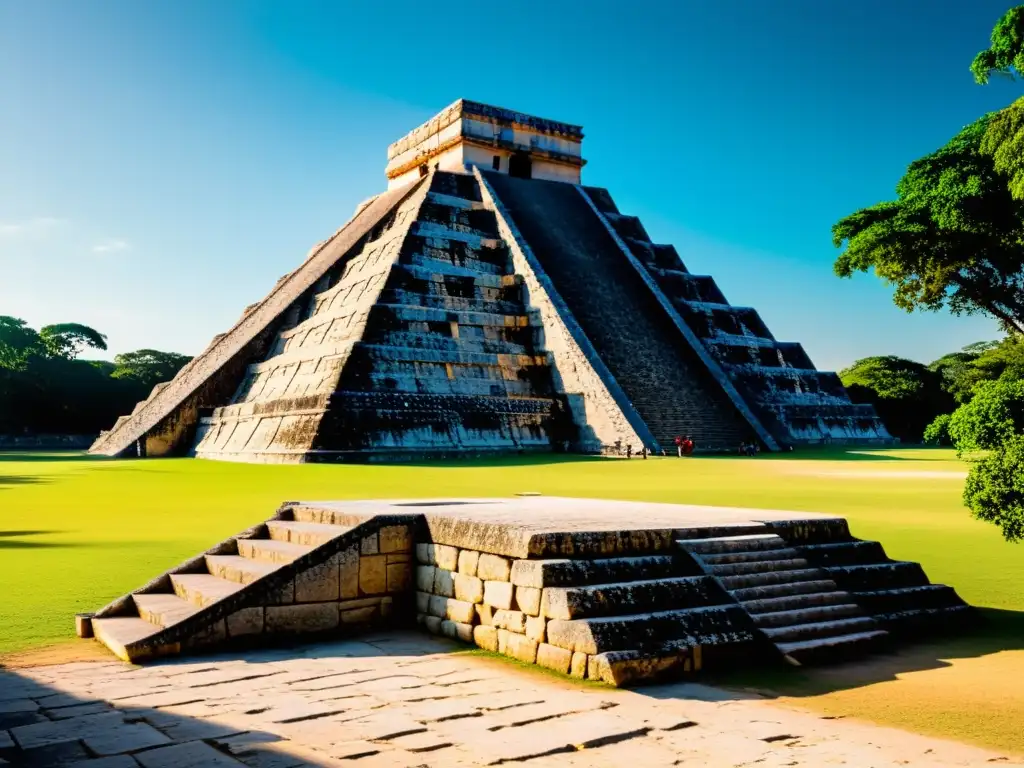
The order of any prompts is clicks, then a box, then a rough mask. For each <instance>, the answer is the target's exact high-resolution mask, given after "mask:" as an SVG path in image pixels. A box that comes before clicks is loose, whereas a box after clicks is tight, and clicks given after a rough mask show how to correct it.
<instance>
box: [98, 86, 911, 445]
mask: <svg viewBox="0 0 1024 768" xmlns="http://www.w3.org/2000/svg"><path fill="white" fill-rule="evenodd" d="M581 141H582V131H581V130H580V129H579V128H578V127H577V126H570V125H567V124H564V123H556V122H554V121H547V120H542V119H540V118H533V117H530V116H527V115H522V114H519V113H513V112H508V111H507V110H500V109H497V108H494V107H488V106H486V105H480V104H476V103H474V102H467V101H459V102H456V103H455V104H454V105H452V106H451V107H449V108H447V109H446V110H444V111H443V112H442V113H440V115H438V117H436V118H434V119H433V120H432V121H430V122H428V123H427V124H425V125H424V126H421V127H420V128H418V129H416V130H415V131H413V132H412V133H411V134H409V136H408V137H406V138H405V139H403V140H401V141H400V142H396V143H395V144H394V145H392V147H391V148H390V150H389V158H390V163H389V170H388V175H389V177H390V179H391V188H390V189H389V190H388V191H387V192H385V193H384V194H381V195H379V196H378V197H376V198H373V199H372V200H370V201H369V202H368V203H365V204H364V205H362V206H361V207H360V208H359V210H357V212H356V215H355V216H354V217H353V219H352V220H351V221H349V223H348V224H346V225H345V226H344V227H343V228H342V229H340V230H339V231H338V232H337V233H336V234H335V235H334V236H333V237H332V238H330V239H329V240H327V241H325V242H324V243H321V244H320V245H318V246H317V247H316V248H314V249H313V251H311V253H310V254H309V256H308V257H307V259H306V260H305V261H304V262H303V264H302V265H301V266H300V267H299V268H298V269H296V270H295V271H294V272H291V273H289V274H288V275H286V276H284V277H283V278H282V279H281V280H279V281H278V284H277V285H276V286H275V287H274V289H273V290H272V291H271V293H270V294H269V295H268V296H267V297H266V298H265V299H264V300H263V301H262V302H259V303H258V304H255V305H252V306H250V307H249V308H247V309H246V311H245V313H244V314H243V316H242V318H241V319H240V320H239V321H238V323H237V324H236V325H235V326H234V327H233V328H232V329H231V330H230V331H228V333H226V334H223V335H221V336H218V337H216V338H215V339H214V340H213V342H212V343H211V344H210V346H209V347H208V348H207V349H206V350H205V351H204V352H202V353H201V354H200V355H198V356H197V357H196V358H195V359H194V360H193V361H192V362H191V363H189V365H188V366H186V367H185V368H183V369H182V370H181V371H180V372H179V374H178V375H177V376H176V377H175V378H174V379H173V380H172V381H171V382H168V383H166V384H162V385H159V386H158V387H156V388H155V389H154V390H153V393H152V394H151V395H150V397H149V398H148V399H147V400H146V401H144V402H142V403H140V404H139V405H138V406H137V407H136V409H135V411H133V413H132V414H130V415H128V416H124V417H122V418H121V419H119V420H118V422H117V423H116V424H115V425H114V427H113V428H112V429H111V430H110V431H108V432H105V433H103V434H102V435H101V436H100V438H99V439H98V440H97V441H96V443H95V444H94V445H93V446H92V449H91V451H92V452H93V453H98V454H103V455H109V456H163V455H195V456H199V457H203V458H215V459H223V460H232V461H248V462H309V461H370V460H381V461H389V460H403V459H406V460H407V459H418V458H428V457H454V456H470V455H473V456H479V455H489V454H497V453H505V452H525V451H567V452H576V453H590V454H599V453H604V454H619V453H623V452H625V451H626V449H627V446H628V447H629V448H630V449H631V450H632V451H634V452H639V451H640V450H641V449H642V448H646V449H647V450H649V451H654V452H660V451H663V450H666V449H667V450H673V449H674V448H673V443H674V441H675V438H676V437H677V436H681V435H689V436H691V437H692V438H693V439H694V441H695V442H696V445H697V447H698V449H699V450H708V451H735V449H736V446H737V445H739V444H740V443H741V442H747V443H752V442H757V443H759V444H761V445H762V446H764V447H766V448H768V449H770V450H778V449H779V448H784V447H787V446H790V445H794V444H807V443H822V442H837V443H860V444H888V443H891V442H893V441H892V438H891V437H890V436H889V435H888V433H887V432H886V431H885V428H884V426H883V425H882V424H881V422H880V420H879V419H878V417H877V415H876V414H875V412H874V410H873V409H872V407H871V406H868V405H856V404H853V403H852V402H851V401H850V399H849V397H848V395H847V393H846V391H845V390H844V389H843V387H842V384H841V383H840V381H839V379H838V377H837V376H836V374H834V373H824V372H820V371H818V370H816V369H815V368H814V366H813V364H812V363H811V361H810V359H809V358H808V356H807V354H806V353H805V352H804V351H803V349H802V347H801V346H800V345H799V344H796V343H785V342H778V341H776V340H775V339H774V337H773V336H772V335H771V333H770V332H769V331H768V328H767V327H766V325H765V324H764V322H763V321H762V320H761V318H760V317H759V316H758V314H757V312H756V311H755V310H753V309H751V308H744V307H734V306H732V305H730V304H728V303H727V302H726V300H725V298H724V296H723V295H722V293H721V291H720V290H719V289H718V288H717V286H716V285H715V283H714V280H713V279H712V278H710V277H707V276H700V275H694V274H691V273H690V272H689V271H688V270H687V269H686V267H685V265H684V264H683V262H682V260H681V259H680V257H679V255H678V254H677V253H676V251H675V249H674V248H672V246H666V245H657V244H654V243H652V242H651V240H650V238H649V237H648V235H647V233H646V232H645V230H644V228H643V226H642V225H641V224H640V222H639V220H638V219H636V218H635V217H631V216H624V215H622V214H620V213H619V211H618V209H617V207H616V206H615V203H614V202H613V200H612V198H611V195H610V194H609V193H608V192H607V191H606V190H603V189H595V188H589V187H583V186H581V185H580V184H579V171H580V168H581V167H582V165H583V160H582V158H581V157H580V155H579V146H580V142H581ZM481 168H489V169H491V170H487V171H482V170H481Z"/></svg>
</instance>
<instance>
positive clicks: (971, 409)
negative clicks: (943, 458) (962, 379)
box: [949, 379, 1024, 454]
mask: <svg viewBox="0 0 1024 768" xmlns="http://www.w3.org/2000/svg"><path fill="white" fill-rule="evenodd" d="M1017 434H1024V380H1011V379H1000V380H998V381H987V382H984V383H983V384H981V385H979V386H978V388H977V389H976V390H975V393H974V397H972V398H971V400H970V402H968V403H965V404H964V405H961V406H960V407H959V408H957V409H956V411H954V412H953V416H952V417H951V419H950V422H949V435H950V437H951V438H952V440H953V445H955V446H956V449H957V452H959V453H960V454H970V453H972V452H976V451H986V450H993V449H996V448H998V447H999V446H1000V445H1002V444H1003V443H1005V442H1006V441H1007V440H1009V439H1010V438H1011V437H1013V436H1014V435H1017Z"/></svg>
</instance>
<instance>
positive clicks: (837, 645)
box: [776, 629, 889, 666]
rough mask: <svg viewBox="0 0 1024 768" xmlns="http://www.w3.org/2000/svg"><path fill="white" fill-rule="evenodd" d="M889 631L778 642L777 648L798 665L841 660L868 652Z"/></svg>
mask: <svg viewBox="0 0 1024 768" xmlns="http://www.w3.org/2000/svg"><path fill="white" fill-rule="evenodd" d="M888 636H889V633H888V632H886V631H885V630H882V629H872V630H868V631H865V632H853V633H850V634H845V635H834V636H832V637H818V638H813V639H810V640H798V641H794V642H786V643H778V644H777V646H776V647H777V648H778V649H779V650H780V651H781V652H782V654H783V655H784V656H785V657H786V660H787V661H789V662H790V663H791V664H794V665H796V666H801V665H804V664H814V663H821V662H827V661H840V660H844V659H847V658H852V657H854V656H858V655H861V654H864V653H867V652H869V651H871V650H873V649H874V648H876V647H877V646H878V645H879V644H880V643H881V642H883V641H884V640H886V639H887V638H888Z"/></svg>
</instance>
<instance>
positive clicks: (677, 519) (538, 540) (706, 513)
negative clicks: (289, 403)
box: [300, 496, 838, 557]
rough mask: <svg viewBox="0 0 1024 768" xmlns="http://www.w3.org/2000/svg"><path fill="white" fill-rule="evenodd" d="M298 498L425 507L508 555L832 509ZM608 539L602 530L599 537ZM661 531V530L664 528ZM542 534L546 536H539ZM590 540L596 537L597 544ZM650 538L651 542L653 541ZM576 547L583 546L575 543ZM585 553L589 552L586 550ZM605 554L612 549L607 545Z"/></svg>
mask: <svg viewBox="0 0 1024 768" xmlns="http://www.w3.org/2000/svg"><path fill="white" fill-rule="evenodd" d="M300 503H301V504H302V505H303V506H309V507H317V508H324V509H334V510H337V511H338V512H342V513H346V514H352V515H359V516H362V515H366V516H367V517H369V516H371V515H398V514H409V515H423V516H424V517H425V518H426V520H427V525H428V528H429V530H430V533H431V536H432V538H433V540H434V542H435V543H438V544H450V545H452V546H459V547H464V548H466V549H479V550H480V551H483V552H492V553H494V554H499V555H506V556H509V557H539V556H545V555H565V554H570V555H571V554H574V552H573V551H567V550H566V547H567V546H570V544H571V543H572V542H576V543H577V545H579V544H580V543H582V542H584V541H585V540H586V539H587V538H588V537H589V538H591V539H593V538H595V537H599V535H600V534H625V533H630V532H643V531H648V532H652V533H653V532H662V533H663V534H664V535H665V536H670V532H672V531H676V532H679V531H683V530H685V529H701V528H705V529H706V528H720V527H738V528H746V527H752V526H758V525H760V524H763V523H765V522H773V521H789V520H794V521H796V520H830V519H831V520H835V519H838V518H836V517H835V515H822V514H816V513H813V512H787V511H783V510H768V509H743V508H738V507H707V506H698V505H692V504H656V503H651V502H643V501H612V500H607V499H575V498H566V497H561V496H516V497H512V498H492V499H466V498H447V499H385V500H380V499H377V500H368V501H307V502H300ZM604 538H605V539H607V536H606V537H604ZM662 538H664V536H662ZM544 542H548V544H545V543H544ZM595 546H596V545H595ZM659 548H661V546H660V545H658V546H655V545H653V544H652V545H651V547H650V549H659ZM575 553H576V554H581V555H582V554H584V552H583V551H576V552H575ZM586 554H595V553H594V552H587V553H586ZM605 554H611V552H605Z"/></svg>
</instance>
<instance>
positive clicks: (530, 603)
mask: <svg viewBox="0 0 1024 768" xmlns="http://www.w3.org/2000/svg"><path fill="white" fill-rule="evenodd" d="M541 594H542V593H541V590H539V589H537V588H535V587H516V600H515V607H516V608H517V609H518V610H520V611H522V612H523V613H526V614H529V615H530V616H539V615H540V596H541Z"/></svg>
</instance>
